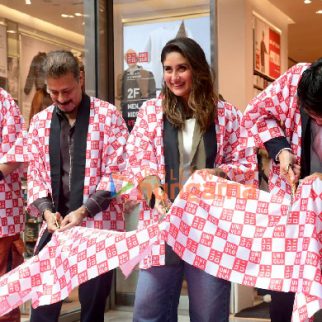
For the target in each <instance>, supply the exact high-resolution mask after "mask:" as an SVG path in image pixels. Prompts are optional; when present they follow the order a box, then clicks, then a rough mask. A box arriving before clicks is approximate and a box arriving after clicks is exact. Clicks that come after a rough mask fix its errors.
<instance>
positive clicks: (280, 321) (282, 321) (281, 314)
mask: <svg viewBox="0 0 322 322" xmlns="http://www.w3.org/2000/svg"><path fill="white" fill-rule="evenodd" d="M269 293H270V294H271V297H272V301H271V303H270V307H269V314H270V317H271V322H291V319H292V312H293V304H294V298H295V293H284V292H275V291H270V292H269Z"/></svg>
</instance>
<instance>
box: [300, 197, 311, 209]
mask: <svg viewBox="0 0 322 322" xmlns="http://www.w3.org/2000/svg"><path fill="white" fill-rule="evenodd" d="M308 201H309V200H308V199H307V198H301V199H300V210H301V211H307V204H308Z"/></svg>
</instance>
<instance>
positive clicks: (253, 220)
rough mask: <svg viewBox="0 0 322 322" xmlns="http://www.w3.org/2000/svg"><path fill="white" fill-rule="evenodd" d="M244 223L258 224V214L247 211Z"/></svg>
mask: <svg viewBox="0 0 322 322" xmlns="http://www.w3.org/2000/svg"><path fill="white" fill-rule="evenodd" d="M244 223H245V224H246V225H255V224H256V215H255V214H254V213H252V212H245V219H244Z"/></svg>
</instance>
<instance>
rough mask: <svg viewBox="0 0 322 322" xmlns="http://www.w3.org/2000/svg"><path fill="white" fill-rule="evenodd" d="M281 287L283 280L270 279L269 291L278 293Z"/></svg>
mask: <svg viewBox="0 0 322 322" xmlns="http://www.w3.org/2000/svg"><path fill="white" fill-rule="evenodd" d="M282 287H283V280H282V279H280V278H271V280H270V283H269V289H270V290H273V291H280V290H281V289H282Z"/></svg>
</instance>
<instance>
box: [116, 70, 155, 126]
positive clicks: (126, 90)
mask: <svg viewBox="0 0 322 322" xmlns="http://www.w3.org/2000/svg"><path fill="white" fill-rule="evenodd" d="M117 84H118V86H117V96H116V97H117V98H118V99H119V100H120V101H121V110H122V116H123V118H124V120H125V122H126V124H127V127H128V129H129V131H131V130H132V128H133V126H134V123H135V120H136V117H137V113H138V111H139V108H140V107H141V105H142V104H143V102H144V101H146V100H147V99H150V98H154V97H155V96H156V88H155V80H154V75H153V73H152V72H150V71H148V70H145V69H143V67H142V66H139V65H136V66H135V67H134V68H128V69H127V70H125V71H124V73H123V74H122V75H120V76H119V77H118V81H117Z"/></svg>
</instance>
